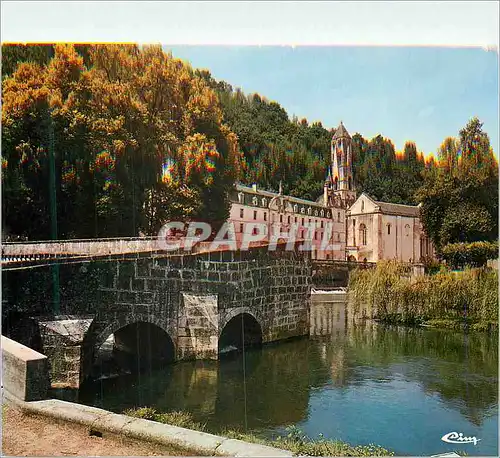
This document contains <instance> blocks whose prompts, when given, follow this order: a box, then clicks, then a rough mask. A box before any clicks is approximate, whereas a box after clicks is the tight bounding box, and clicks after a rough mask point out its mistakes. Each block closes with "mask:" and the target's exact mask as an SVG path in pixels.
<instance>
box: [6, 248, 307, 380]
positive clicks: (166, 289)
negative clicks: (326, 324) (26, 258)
mask: <svg viewBox="0 0 500 458" xmlns="http://www.w3.org/2000/svg"><path fill="white" fill-rule="evenodd" d="M144 243H147V242H144ZM122 246H123V245H122ZM77 251H78V250H77ZM11 254H12V253H11ZM14 254H15V253H14ZM27 254H29V253H27ZM42 254H43V253H42ZM69 254H71V255H75V254H78V253H75V252H72V253H69ZM80 254H81V253H80ZM105 255H106V253H101V254H100V255H95V256H90V254H87V257H86V258H85V259H82V260H78V259H76V260H75V259H73V260H72V262H68V263H66V262H65V260H64V259H63V260H62V261H59V262H58V264H57V266H58V267H57V277H58V279H57V282H58V285H59V294H58V297H57V298H56V297H55V296H54V297H53V294H52V282H53V279H54V266H51V265H43V264H42V265H38V266H37V265H31V266H28V267H29V268H27V267H25V268H17V269H9V268H8V267H7V268H5V267H6V266H4V268H3V271H2V277H3V278H2V280H3V281H2V293H3V295H2V301H3V307H2V324H3V333H4V334H5V335H7V336H9V337H11V338H13V339H15V340H17V341H19V342H21V343H23V344H25V345H28V346H30V347H32V348H34V349H35V350H38V351H40V352H42V353H44V354H46V355H47V356H48V357H49V362H50V366H51V377H52V380H51V382H52V385H53V386H54V385H56V386H58V385H59V386H64V387H79V386H80V384H81V383H82V382H83V381H84V380H85V379H86V378H87V377H89V376H90V375H91V374H92V371H93V367H94V364H95V358H96V354H97V351H98V350H99V348H100V347H101V346H102V345H103V343H104V342H105V341H106V340H107V339H108V338H109V337H110V336H111V335H114V347H115V349H116V350H117V352H119V353H120V354H123V355H126V356H127V358H129V359H130V360H132V361H136V362H137V364H138V365H139V366H141V365H144V364H145V365H149V364H152V363H156V362H171V361H177V360H182V359H193V358H217V357H218V354H219V352H220V350H221V349H223V348H225V347H228V346H233V347H236V348H241V347H242V346H243V345H252V344H260V343H265V342H272V341H276V340H281V339H286V338H289V337H294V336H302V335H307V334H308V333H309V300H310V290H311V284H312V264H311V261H310V259H309V257H308V253H301V252H299V251H289V252H286V251H282V250H278V251H277V252H274V253H273V252H268V251H267V249H265V248H264V249H263V248H260V249H253V250H250V251H246V252H239V251H238V252H233V251H218V252H206V253H190V254H178V253H177V254H166V253H161V252H158V251H151V249H149V252H148V251H147V250H145V251H144V252H143V251H142V249H137V250H135V252H134V250H133V249H131V250H129V251H126V252H125V251H123V252H122V253H119V252H118V253H116V252H115V253H109V256H105ZM112 255H113V256H112ZM117 255H119V256H118V257H117ZM11 259H12V258H11ZM54 301H58V302H59V303H58V304H57V308H56V310H60V312H59V314H58V315H57V316H55V315H54V312H53V310H54Z"/></svg>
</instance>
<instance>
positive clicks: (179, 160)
mask: <svg viewBox="0 0 500 458" xmlns="http://www.w3.org/2000/svg"><path fill="white" fill-rule="evenodd" d="M54 51H55V54H54V57H53V58H52V59H50V61H49V62H48V63H47V64H46V65H38V64H35V63H21V64H19V65H18V66H17V69H16V70H15V72H14V73H13V74H12V76H10V77H7V78H6V79H5V80H4V81H3V91H2V102H3V110H2V122H3V127H4V128H3V130H2V141H3V145H4V148H3V158H2V179H3V183H4V186H5V187H4V199H3V206H4V208H3V209H4V220H5V223H6V225H7V226H8V227H9V229H10V230H11V232H14V233H16V234H22V235H27V236H29V237H30V238H45V237H47V234H48V227H49V226H48V220H47V217H46V215H47V214H48V211H47V208H48V190H47V184H46V183H47V182H48V180H47V177H48V173H49V171H48V156H47V133H48V129H47V122H48V121H50V122H51V123H53V125H54V132H55V139H56V141H55V146H56V148H55V149H56V151H55V155H56V183H57V203H58V216H59V227H60V231H59V232H60V235H61V236H62V237H88V236H103V235H105V236H123V235H128V236H135V235H137V234H138V233H139V231H140V230H141V231H144V232H147V233H151V231H153V230H156V229H157V228H158V227H159V226H161V224H163V222H164V221H165V220H167V219H168V218H170V217H174V216H178V215H191V216H192V217H196V218H204V219H209V220H214V221H221V220H224V219H225V218H226V217H227V215H228V212H229V206H230V203H229V200H228V192H229V190H230V189H231V188H232V186H233V185H234V181H235V179H237V178H238V176H239V173H240V166H241V154H240V151H239V149H238V144H237V138H236V136H235V135H234V134H233V133H232V132H231V130H230V129H229V128H228V127H227V126H226V125H225V124H224V122H223V116H222V111H221V109H220V105H219V101H218V98H217V95H216V94H215V92H214V91H213V90H212V89H210V87H208V86H207V84H206V83H205V82H204V80H203V79H201V78H199V77H197V76H195V74H194V72H193V70H192V69H191V68H190V67H189V66H187V65H185V64H183V63H182V62H181V61H179V60H177V59H174V58H173V57H172V56H171V55H169V54H166V53H164V52H163V51H162V49H161V47H159V46H146V47H143V48H139V47H137V46H135V45H90V46H87V47H85V48H81V49H79V51H80V53H81V54H80V53H79V52H77V51H76V49H75V47H74V46H73V45H64V44H58V45H56V46H55V47H54ZM86 61H87V62H89V64H86V63H85V62H86ZM172 196H177V197H179V202H183V205H185V207H186V208H184V210H182V209H179V208H178V206H176V205H173V203H172V199H171V198H172ZM163 204H164V208H162V209H161V210H160V208H161V207H162V205H163ZM27 216H28V217H29V218H30V220H31V221H32V222H33V223H34V225H33V227H30V226H26V223H25V222H26V217H27Z"/></svg>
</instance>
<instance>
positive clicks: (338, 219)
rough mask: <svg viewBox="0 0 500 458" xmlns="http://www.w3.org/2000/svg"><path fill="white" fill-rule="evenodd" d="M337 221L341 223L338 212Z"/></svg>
mask: <svg viewBox="0 0 500 458" xmlns="http://www.w3.org/2000/svg"><path fill="white" fill-rule="evenodd" d="M337 221H338V222H339V223H340V212H337Z"/></svg>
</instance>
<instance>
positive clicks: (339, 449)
mask: <svg viewBox="0 0 500 458" xmlns="http://www.w3.org/2000/svg"><path fill="white" fill-rule="evenodd" d="M123 413H124V414H125V415H128V416H131V417H135V418H143V419H147V420H153V421H157V422H160V423H167V424H170V425H174V426H180V427H184V428H189V429H195V430H198V431H204V429H205V427H204V425H202V424H200V423H198V422H196V421H194V420H193V418H192V416H191V415H190V414H189V413H187V412H179V411H176V412H170V413H160V412H157V411H156V410H155V409H154V408H150V407H142V408H138V409H128V410H126V411H125V412H123ZM288 431H289V432H288V434H287V435H286V436H280V437H276V438H274V439H267V438H263V437H259V436H256V435H254V434H249V433H242V432H239V431H234V430H228V429H225V430H223V431H221V432H220V433H219V432H218V433H217V434H220V435H221V436H224V437H227V438H229V439H238V440H242V441H245V442H251V443H254V444H260V445H264V446H268V447H275V448H278V449H282V450H289V451H290V452H292V453H293V454H294V455H297V456H393V455H394V453H393V452H391V451H389V450H387V449H385V448H383V447H380V446H377V445H373V444H370V445H357V446H353V445H351V444H348V443H346V442H342V441H339V440H328V439H324V438H321V437H320V438H318V439H311V438H309V437H307V436H306V435H305V434H303V433H302V432H301V431H300V430H299V429H297V428H289V430H288Z"/></svg>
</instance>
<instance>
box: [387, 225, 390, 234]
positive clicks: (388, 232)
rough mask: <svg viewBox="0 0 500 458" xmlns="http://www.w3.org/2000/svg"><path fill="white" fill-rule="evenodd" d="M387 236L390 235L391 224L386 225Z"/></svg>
mask: <svg viewBox="0 0 500 458" xmlns="http://www.w3.org/2000/svg"><path fill="white" fill-rule="evenodd" d="M387 235H391V224H390V223H387Z"/></svg>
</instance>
